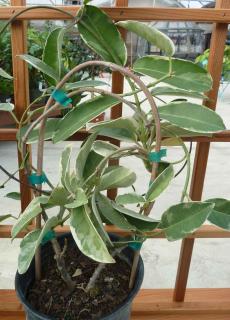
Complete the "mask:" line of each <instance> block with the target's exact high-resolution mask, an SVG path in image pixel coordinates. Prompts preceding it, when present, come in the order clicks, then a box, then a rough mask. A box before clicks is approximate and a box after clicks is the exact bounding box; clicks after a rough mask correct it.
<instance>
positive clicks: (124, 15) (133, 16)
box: [0, 6, 230, 23]
mask: <svg viewBox="0 0 230 320" xmlns="http://www.w3.org/2000/svg"><path fill="white" fill-rule="evenodd" d="M57 8H60V9H63V10H65V11H67V12H68V13H70V14H72V15H76V13H77V11H78V10H79V7H77V6H57ZM22 9H25V7H23V6H15V7H2V8H0V20H8V19H10V17H11V16H12V14H15V13H18V12H20V11H21V10H22ZM103 10H104V11H105V12H106V13H107V14H109V15H110V16H111V17H112V18H113V19H114V20H145V21H152V20H167V21H197V22H210V23H212V22H219V23H229V22H230V10H229V9H183V8H176V9H175V8H134V7H132V8H131V7H130V8H124V7H113V8H103ZM18 19H22V20H63V19H65V20H66V19H71V17H70V16H68V15H66V14H64V13H60V12H57V11H54V10H50V9H49V8H41V9H36V10H32V11H27V12H25V13H23V14H22V15H21V16H20V17H19V18H18Z"/></svg>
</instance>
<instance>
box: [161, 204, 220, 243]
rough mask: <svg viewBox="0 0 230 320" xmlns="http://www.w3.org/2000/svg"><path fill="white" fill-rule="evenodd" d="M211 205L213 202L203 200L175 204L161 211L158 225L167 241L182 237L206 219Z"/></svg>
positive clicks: (211, 207)
mask: <svg viewBox="0 0 230 320" xmlns="http://www.w3.org/2000/svg"><path fill="white" fill-rule="evenodd" d="M213 207H214V204H212V203H205V202H188V203H180V204H177V205H175V206H172V207H170V208H169V209H168V210H166V211H165V212H164V213H163V215H162V218H161V223H160V226H159V227H160V228H161V229H163V230H164V232H165V235H166V237H167V239H168V240H169V241H174V240H179V239H182V238H184V237H186V236H187V235H188V234H190V233H192V232H194V231H195V230H196V229H198V228H199V227H200V226H201V225H202V224H203V223H204V222H205V221H206V219H207V218H208V216H209V214H210V213H211V211H212V209H213Z"/></svg>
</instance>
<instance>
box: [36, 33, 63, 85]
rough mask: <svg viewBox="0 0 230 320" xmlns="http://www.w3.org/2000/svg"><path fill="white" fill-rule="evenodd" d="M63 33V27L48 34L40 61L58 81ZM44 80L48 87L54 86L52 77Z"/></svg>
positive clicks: (60, 68)
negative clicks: (50, 69)
mask: <svg viewBox="0 0 230 320" xmlns="http://www.w3.org/2000/svg"><path fill="white" fill-rule="evenodd" d="M65 32H66V29H65V28H63V27H59V28H56V29H54V30H52V31H51V32H50V34H49V35H48V37H47V39H46V43H45V47H44V50H43V56H42V61H43V62H44V63H45V64H46V65H48V66H49V67H50V68H52V69H53V70H55V73H56V74H57V75H58V79H59V80H60V78H61V70H62V44H63V37H64V34H65ZM45 78H46V80H47V82H48V83H49V84H50V85H54V86H55V85H56V81H54V79H53V78H52V77H49V76H48V77H47V76H45Z"/></svg>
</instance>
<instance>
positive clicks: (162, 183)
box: [146, 165, 174, 202]
mask: <svg viewBox="0 0 230 320" xmlns="http://www.w3.org/2000/svg"><path fill="white" fill-rule="evenodd" d="M173 177H174V171H173V166H172V165H169V166H168V167H167V168H166V169H165V170H164V171H163V172H162V173H161V174H159V176H157V178H156V179H155V180H154V181H153V182H152V183H151V184H150V186H149V190H148V191H147V193H146V200H147V201H149V202H151V201H154V200H155V199H156V198H157V197H159V195H160V194H161V193H162V192H163V191H164V190H165V189H166V188H167V187H168V185H169V184H170V182H171V180H172V179H173Z"/></svg>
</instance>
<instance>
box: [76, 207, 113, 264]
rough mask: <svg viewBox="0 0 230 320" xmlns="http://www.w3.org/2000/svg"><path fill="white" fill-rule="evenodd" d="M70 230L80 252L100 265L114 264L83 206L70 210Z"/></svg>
mask: <svg viewBox="0 0 230 320" xmlns="http://www.w3.org/2000/svg"><path fill="white" fill-rule="evenodd" d="M70 230H71V233H72V235H73V238H74V240H75V242H76V244H77V246H78V248H79V250H81V252H82V253H83V254H85V255H86V256H87V257H89V258H91V259H93V260H95V261H98V262H102V263H114V262H115V261H114V259H113V258H112V256H111V255H110V254H109V252H108V249H107V248H106V245H105V243H104V241H103V240H102V239H101V237H100V235H99V233H98V231H97V230H96V228H95V226H94V225H93V223H92V221H91V219H90V213H89V212H88V210H87V209H86V207H85V206H82V207H78V208H75V209H72V214H71V217H70Z"/></svg>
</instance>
